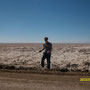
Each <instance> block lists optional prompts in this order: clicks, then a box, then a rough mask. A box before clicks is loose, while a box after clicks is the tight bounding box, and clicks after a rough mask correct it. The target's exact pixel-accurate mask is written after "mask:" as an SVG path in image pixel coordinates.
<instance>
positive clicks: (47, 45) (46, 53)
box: [39, 37, 52, 70]
mask: <svg viewBox="0 0 90 90" xmlns="http://www.w3.org/2000/svg"><path fill="white" fill-rule="evenodd" d="M44 41H45V43H44V44H43V49H42V50H40V51H39V52H42V51H43V50H44V52H43V56H42V59H41V66H42V69H43V70H44V60H45V59H47V68H48V69H50V59H51V51H52V43H50V42H48V37H45V38H44Z"/></svg>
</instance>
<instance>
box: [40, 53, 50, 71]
mask: <svg viewBox="0 0 90 90" xmlns="http://www.w3.org/2000/svg"><path fill="white" fill-rule="evenodd" d="M45 59H47V68H48V69H50V59H51V54H47V53H45V52H44V53H43V56H42V59H41V66H42V67H43V68H44V60H45Z"/></svg>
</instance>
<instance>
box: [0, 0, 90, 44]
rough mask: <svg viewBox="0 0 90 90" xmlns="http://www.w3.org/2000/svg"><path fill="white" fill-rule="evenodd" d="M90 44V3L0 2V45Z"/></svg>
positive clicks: (68, 0)
mask: <svg viewBox="0 0 90 90" xmlns="http://www.w3.org/2000/svg"><path fill="white" fill-rule="evenodd" d="M45 36H48V37H49V40H50V41H51V42H57V43H90V0H0V42H1V43H4V42H14V43H15V42H21V43H22V42H26V43H27V42H43V38H44V37H45Z"/></svg>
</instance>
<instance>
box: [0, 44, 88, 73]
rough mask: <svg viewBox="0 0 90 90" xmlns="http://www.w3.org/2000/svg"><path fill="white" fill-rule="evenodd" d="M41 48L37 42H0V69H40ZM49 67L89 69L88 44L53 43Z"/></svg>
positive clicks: (74, 69)
mask: <svg viewBox="0 0 90 90" xmlns="http://www.w3.org/2000/svg"><path fill="white" fill-rule="evenodd" d="M41 48H42V44H37V43H34V44H33V43H30V44H0V69H40V68H41V67H40V62H41V56H42V53H38V51H39V50H40V49H41ZM45 64H47V61H45ZM45 68H46V65H45ZM51 69H52V70H61V71H90V44H58V43H57V44H53V51H52V58H51Z"/></svg>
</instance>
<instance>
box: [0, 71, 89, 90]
mask: <svg viewBox="0 0 90 90" xmlns="http://www.w3.org/2000/svg"><path fill="white" fill-rule="evenodd" d="M81 77H90V76H79V75H46V74H31V73H14V72H13V73H11V72H0V90H90V82H80V78H81Z"/></svg>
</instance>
